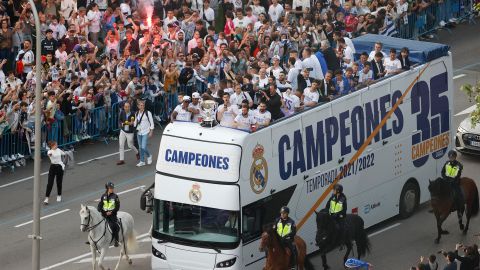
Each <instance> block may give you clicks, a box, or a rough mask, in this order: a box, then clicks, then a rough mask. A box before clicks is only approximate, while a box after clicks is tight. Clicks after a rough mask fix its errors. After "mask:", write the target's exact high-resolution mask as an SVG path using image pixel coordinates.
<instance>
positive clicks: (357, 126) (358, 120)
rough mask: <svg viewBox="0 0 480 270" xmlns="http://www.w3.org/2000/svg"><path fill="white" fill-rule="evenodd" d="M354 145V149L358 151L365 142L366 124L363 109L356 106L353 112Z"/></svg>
mask: <svg viewBox="0 0 480 270" xmlns="http://www.w3.org/2000/svg"><path fill="white" fill-rule="evenodd" d="M351 120H352V145H353V149H355V150H358V149H360V147H361V146H362V144H363V143H364V141H365V122H364V117H363V108H362V107H361V106H356V107H355V108H353V110H352V117H351Z"/></svg>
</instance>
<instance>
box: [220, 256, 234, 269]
mask: <svg viewBox="0 0 480 270" xmlns="http://www.w3.org/2000/svg"><path fill="white" fill-rule="evenodd" d="M236 261H237V258H236V257H235V258H232V259H230V260H226V261H223V262H219V263H217V266H216V267H217V268H225V267H230V266H232V265H234V264H235V262H236Z"/></svg>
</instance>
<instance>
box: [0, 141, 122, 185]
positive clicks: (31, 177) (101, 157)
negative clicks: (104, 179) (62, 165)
mask: <svg viewBox="0 0 480 270" xmlns="http://www.w3.org/2000/svg"><path fill="white" fill-rule="evenodd" d="M128 151H131V149H127V150H125V152H128ZM118 153H119V152H115V153H111V154H108V155H104V156H100V157H95V158H92V159H89V160H85V161H82V162H79V163H77V165H83V164H85V163H88V162H92V161H94V160H99V159H103V158H107V157H111V156H114V155H118ZM47 174H48V172H43V173H41V174H40V175H47ZM32 179H33V176H29V177H25V178H22V179H19V180H16V181H13V182H10V183H7V184H3V185H1V186H0V188H6V187H9V186H12V185H15V184H18V183H22V182H25V181H28V180H32Z"/></svg>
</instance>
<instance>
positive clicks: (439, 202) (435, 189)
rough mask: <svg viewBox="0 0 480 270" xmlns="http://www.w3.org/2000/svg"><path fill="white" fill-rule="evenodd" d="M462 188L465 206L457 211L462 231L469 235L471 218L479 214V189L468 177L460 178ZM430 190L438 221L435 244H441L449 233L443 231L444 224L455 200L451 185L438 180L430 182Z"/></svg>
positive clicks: (440, 179)
mask: <svg viewBox="0 0 480 270" xmlns="http://www.w3.org/2000/svg"><path fill="white" fill-rule="evenodd" d="M460 187H461V189H462V192H463V195H464V200H465V205H466V206H467V207H466V208H465V205H464V206H463V207H462V208H461V209H456V210H457V217H458V224H459V226H460V230H462V231H463V234H467V231H468V226H469V225H470V218H471V217H472V216H474V215H476V214H477V213H478V208H479V198H478V189H477V185H476V184H475V182H474V181H473V180H472V179H470V178H467V177H462V178H460ZM428 190H429V191H430V196H431V201H430V202H431V204H432V208H433V213H434V214H435V218H436V220H437V238H436V239H435V243H436V244H438V243H439V242H440V238H441V236H442V234H448V231H444V230H442V223H443V222H444V221H445V219H447V217H448V216H449V215H450V212H452V210H453V209H454V208H455V207H454V206H455V200H454V197H453V194H452V188H451V185H450V183H448V182H447V181H445V180H443V179H442V178H438V179H437V180H435V181H430V184H429V185H428ZM464 212H465V214H466V217H467V224H466V225H465V226H463V221H462V217H463V213H464Z"/></svg>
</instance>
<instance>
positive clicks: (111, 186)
mask: <svg viewBox="0 0 480 270" xmlns="http://www.w3.org/2000/svg"><path fill="white" fill-rule="evenodd" d="M105 188H106V189H108V188H115V185H114V184H113V183H112V182H108V183H106V184H105Z"/></svg>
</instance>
